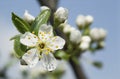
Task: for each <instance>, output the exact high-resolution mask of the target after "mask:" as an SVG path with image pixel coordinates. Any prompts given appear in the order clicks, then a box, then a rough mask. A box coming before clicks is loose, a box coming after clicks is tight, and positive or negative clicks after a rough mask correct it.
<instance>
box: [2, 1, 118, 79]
mask: <svg viewBox="0 0 120 79" xmlns="http://www.w3.org/2000/svg"><path fill="white" fill-rule="evenodd" d="M59 6H62V7H65V8H67V9H68V10H69V19H68V22H69V23H70V24H71V25H72V26H75V25H76V24H75V20H76V17H77V16H78V15H79V14H83V15H88V14H89V15H92V16H93V17H94V23H93V24H92V25H91V27H92V28H93V27H101V28H104V29H106V30H107V38H106V46H105V49H103V50H101V51H97V52H96V53H95V54H94V55H91V54H90V53H89V52H86V53H85V54H84V56H86V57H88V58H90V59H92V60H99V61H101V62H102V63H103V68H102V69H97V68H94V67H93V66H91V65H89V64H87V63H86V62H84V61H82V60H80V61H81V64H82V65H83V67H84V71H85V74H86V75H87V77H88V78H89V79H119V78H120V75H119V73H120V52H119V51H120V49H119V47H120V42H119V40H120V36H119V33H120V31H119V30H120V27H119V26H120V22H119V20H120V10H119V7H120V1H119V0H99V1H98V0H59V4H58V7H59ZM25 10H28V11H29V13H31V14H32V15H33V16H37V15H38V14H39V12H40V6H39V4H38V2H37V1H36V0H1V1H0V70H2V69H3V68H4V66H5V65H6V64H7V63H8V62H13V61H12V59H11V58H10V57H9V54H10V52H11V51H12V50H13V41H9V39H10V38H11V37H12V36H14V35H16V34H18V32H17V30H16V28H15V27H14V26H13V24H12V21H11V12H15V13H16V14H18V15H19V16H21V17H23V14H24V11H25ZM14 63H15V64H14V65H12V66H11V67H10V68H9V69H8V70H7V73H6V74H7V76H8V77H9V79H21V76H20V74H21V73H20V71H21V69H20V65H19V62H18V60H17V59H16V61H14ZM64 69H65V70H66V73H64V75H63V77H62V79H75V77H74V74H73V72H72V70H71V68H70V66H69V64H68V63H65V68H64ZM0 79H1V78H0Z"/></svg>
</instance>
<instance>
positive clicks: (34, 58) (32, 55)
mask: <svg viewBox="0 0 120 79" xmlns="http://www.w3.org/2000/svg"><path fill="white" fill-rule="evenodd" d="M22 59H23V60H24V61H25V62H26V63H27V65H28V66H29V67H30V68H32V67H34V66H35V65H36V64H37V62H38V60H39V56H38V54H37V49H36V48H34V49H30V50H28V51H27V53H25V54H24V55H23V56H22Z"/></svg>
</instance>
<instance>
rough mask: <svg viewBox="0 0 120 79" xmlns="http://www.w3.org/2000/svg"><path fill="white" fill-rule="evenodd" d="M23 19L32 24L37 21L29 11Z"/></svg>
mask: <svg viewBox="0 0 120 79" xmlns="http://www.w3.org/2000/svg"><path fill="white" fill-rule="evenodd" d="M23 19H24V20H25V21H26V22H28V23H32V22H33V21H34V20H35V17H34V16H32V15H31V14H29V13H28V11H27V10H26V11H25V13H24V15H23Z"/></svg>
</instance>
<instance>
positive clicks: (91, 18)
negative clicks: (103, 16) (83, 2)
mask: <svg viewBox="0 0 120 79" xmlns="http://www.w3.org/2000/svg"><path fill="white" fill-rule="evenodd" d="M93 20H94V18H93V17H92V16H90V15H87V16H86V17H85V21H86V24H88V25H90V24H92V23H93Z"/></svg>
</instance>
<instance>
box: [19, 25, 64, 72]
mask: <svg viewBox="0 0 120 79" xmlns="http://www.w3.org/2000/svg"><path fill="white" fill-rule="evenodd" d="M20 42H21V43H22V44H23V45H26V46H28V47H32V49H30V50H28V51H27V52H26V53H25V54H24V55H23V56H22V59H23V60H24V61H25V62H26V63H27V64H28V66H29V67H34V66H35V65H36V64H37V62H38V61H39V59H40V61H41V63H42V65H43V66H44V68H45V69H46V70H48V71H52V70H54V69H55V68H56V66H57V64H56V59H55V58H54V56H53V54H52V53H53V52H54V51H55V50H58V49H62V48H63V46H64V44H65V40H64V39H62V38H61V37H59V36H53V29H52V27H51V26H48V25H46V24H43V25H42V26H40V29H39V32H38V36H36V35H34V34H32V33H30V32H26V33H25V34H23V35H22V36H21V37H20Z"/></svg>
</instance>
